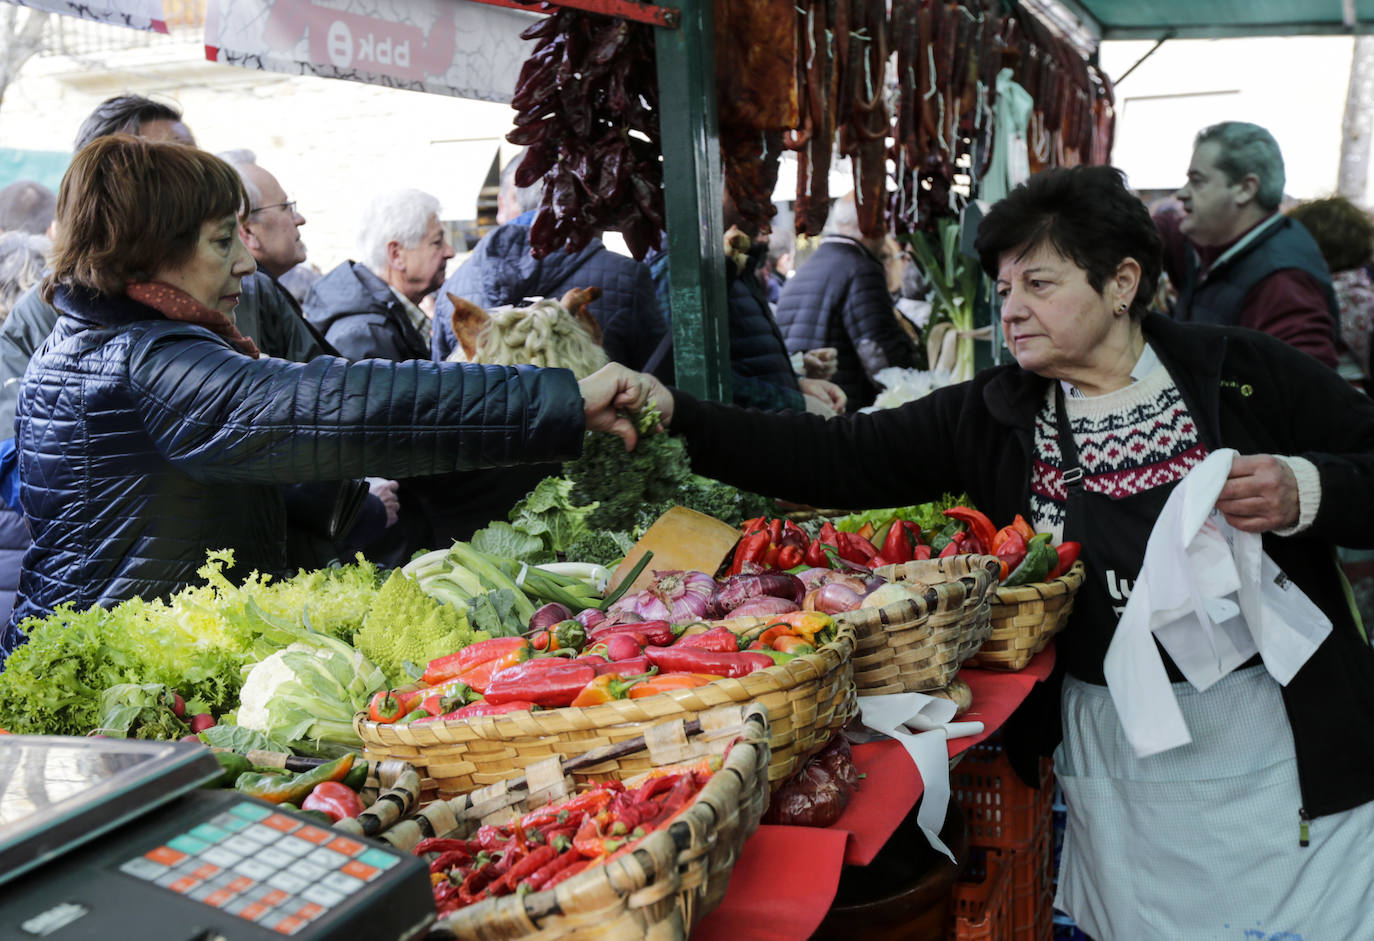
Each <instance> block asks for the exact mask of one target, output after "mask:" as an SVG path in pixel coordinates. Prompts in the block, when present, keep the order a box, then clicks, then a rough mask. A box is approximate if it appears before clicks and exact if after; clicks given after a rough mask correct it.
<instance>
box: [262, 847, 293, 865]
mask: <svg viewBox="0 0 1374 941" xmlns="http://www.w3.org/2000/svg"><path fill="white" fill-rule="evenodd" d="M254 858H255V859H256V860H257V861H258V862H260V863H266V864H267V865H269V866H271V867H272V868H273V869H281V868H282V867H283V866H289V865H291V863H292V862H294V859H295V858H294V857H293V856H291V854H290V853H283V852H282V851H281V850H279V849H277V848H276V847H275V846H264V847H263V848H262V849H261V850H260V851H259V852H258V855H257V856H255V857H254Z"/></svg>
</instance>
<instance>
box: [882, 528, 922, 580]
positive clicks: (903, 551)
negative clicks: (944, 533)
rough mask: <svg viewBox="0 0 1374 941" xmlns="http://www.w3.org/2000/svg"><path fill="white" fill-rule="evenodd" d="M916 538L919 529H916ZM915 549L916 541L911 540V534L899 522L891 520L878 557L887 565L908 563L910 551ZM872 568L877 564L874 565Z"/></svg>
mask: <svg viewBox="0 0 1374 941" xmlns="http://www.w3.org/2000/svg"><path fill="white" fill-rule="evenodd" d="M915 535H916V538H917V539H919V538H920V535H921V528H920V527H919V526H918V527H916V533H915ZM915 547H916V540H915V539H912V533H911V531H910V530H908V529H907V528H906V526H905V525H904V524H903V522H902V521H901V520H893V521H892V525H891V526H889V527H888V528H887V536H886V538H884V539H883V548H882V549H881V551H880V553H879V554H880V555H881V556H882V557H883V559H884V560H886V562H888V563H892V562H910V561H911V553H912V550H913V549H915ZM873 567H874V568H877V567H878V564H877V563H876V562H875V563H874V566H873Z"/></svg>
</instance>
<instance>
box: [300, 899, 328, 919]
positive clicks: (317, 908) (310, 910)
mask: <svg viewBox="0 0 1374 941" xmlns="http://www.w3.org/2000/svg"><path fill="white" fill-rule="evenodd" d="M325 911H326V909H325V907H324V906H323V905H316V904H315V903H314V902H306V903H305V904H304V905H302V906H301V907H300V908H298V909H296V917H297V918H304V919H305V920H306V921H313V920H314V919H316V918H319V917H320V916H321V915H323V914H324V913H325Z"/></svg>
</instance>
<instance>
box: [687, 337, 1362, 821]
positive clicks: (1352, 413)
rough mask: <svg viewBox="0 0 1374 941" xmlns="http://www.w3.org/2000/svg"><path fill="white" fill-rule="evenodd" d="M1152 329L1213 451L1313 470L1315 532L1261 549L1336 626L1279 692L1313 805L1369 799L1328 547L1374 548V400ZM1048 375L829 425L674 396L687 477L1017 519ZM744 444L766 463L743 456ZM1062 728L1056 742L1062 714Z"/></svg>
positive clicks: (1352, 675)
mask: <svg viewBox="0 0 1374 941" xmlns="http://www.w3.org/2000/svg"><path fill="white" fill-rule="evenodd" d="M1144 328H1145V335H1146V338H1147V339H1148V340H1149V341H1150V344H1151V346H1152V347H1153V348H1154V349H1155V351H1156V352H1157V353H1158V354H1159V356H1160V358H1161V359H1162V360H1163V361H1164V362H1165V363H1166V364H1167V365H1168V366H1169V368H1170V371H1171V373H1172V374H1173V376H1174V378H1175V380H1176V381H1177V382H1178V383H1179V384H1180V386H1182V387H1183V390H1184V393H1185V397H1186V398H1188V400H1189V401H1190V402H1192V403H1193V404H1194V406H1195V409H1196V411H1197V412H1198V413H1200V414H1194V418H1195V419H1196V420H1197V422H1198V430H1199V433H1200V435H1201V437H1202V439H1203V442H1204V443H1205V444H1206V445H1207V447H1208V449H1209V450H1215V449H1217V448H1220V447H1230V448H1235V449H1237V450H1238V451H1239V452H1240V453H1242V454H1282V455H1295V456H1301V457H1304V458H1307V459H1308V460H1310V461H1312V463H1313V464H1315V465H1316V467H1317V469H1318V471H1319V472H1320V476H1321V504H1320V507H1319V509H1318V512H1317V517H1316V520H1315V521H1314V522H1313V524H1312V526H1311V527H1310V528H1309V529H1307V530H1305V531H1304V532H1302V533H1300V534H1298V535H1296V536H1292V537H1287V538H1283V537H1279V536H1276V535H1274V534H1273V533H1267V534H1265V536H1264V549H1265V551H1266V552H1267V553H1268V554H1269V555H1270V556H1271V557H1272V558H1273V559H1274V561H1275V562H1276V563H1278V565H1279V567H1280V568H1282V569H1283V571H1284V572H1285V573H1286V574H1287V575H1288V577H1289V578H1291V579H1292V580H1293V581H1294V582H1296V583H1297V584H1298V586H1299V587H1300V588H1302V590H1303V591H1304V592H1305V593H1306V594H1307V595H1308V597H1310V598H1311V599H1312V601H1313V602H1315V603H1316V604H1317V605H1318V606H1319V607H1320V608H1321V609H1322V611H1323V612H1324V613H1325V614H1326V615H1327V617H1329V618H1330V619H1331V622H1332V624H1333V626H1334V629H1333V630H1332V633H1331V635H1330V636H1329V637H1328V638H1327V639H1326V640H1325V641H1324V642H1323V643H1322V645H1321V646H1320V647H1319V648H1318V649H1317V651H1316V653H1315V654H1313V656H1312V658H1311V659H1310V660H1308V662H1307V663H1306V664H1305V665H1304V666H1303V667H1302V669H1301V670H1299V671H1298V673H1297V675H1296V676H1295V677H1294V678H1293V679H1292V681H1291V682H1290V683H1289V684H1288V686H1286V687H1285V688H1284V690H1283V701H1284V705H1285V707H1286V709H1287V712H1288V718H1289V721H1290V723H1291V725H1292V728H1293V737H1294V740H1295V742H1296V749H1297V760H1298V773H1299V778H1300V783H1301V787H1302V796H1303V802H1304V807H1305V810H1306V811H1307V813H1309V814H1311V815H1313V816H1318V815H1322V814H1331V813H1336V812H1339V811H1342V810H1346V809H1349V808H1351V807H1354V806H1356V805H1358V804H1362V803H1364V802H1366V801H1369V800H1371V799H1374V651H1372V650H1371V648H1370V646H1369V645H1368V644H1367V643H1366V642H1365V640H1364V639H1363V637H1361V635H1360V633H1359V631H1358V629H1357V627H1356V624H1355V621H1354V618H1353V615H1352V614H1351V611H1350V608H1349V606H1348V604H1347V602H1346V598H1345V593H1344V591H1343V588H1342V584H1341V581H1340V578H1339V574H1338V571H1337V567H1336V564H1335V560H1334V551H1333V549H1332V547H1333V546H1336V545H1342V546H1349V547H1351V548H1370V547H1374V402H1371V401H1370V399H1369V398H1368V397H1366V396H1364V395H1362V394H1361V393H1359V392H1356V391H1354V390H1353V389H1352V388H1351V387H1350V386H1349V385H1348V384H1347V383H1345V382H1344V381H1343V380H1342V379H1340V377H1338V376H1337V375H1336V373H1335V372H1334V371H1332V370H1330V369H1328V368H1326V367H1325V366H1323V365H1322V364H1321V363H1319V362H1317V361H1316V360H1314V359H1312V358H1311V357H1310V356H1307V355H1305V354H1303V353H1300V352H1298V351H1297V350H1294V349H1293V348H1291V347H1289V346H1288V345H1286V344H1284V343H1282V342H1281V341H1279V340H1276V339H1274V338H1273V337H1270V336H1268V335H1266V334H1262V333H1258V332H1255V331H1251V330H1243V329H1238V328H1232V327H1213V326H1202V325H1190V324H1178V323H1174V322H1172V321H1170V320H1168V319H1167V318H1165V317H1162V316H1159V315H1151V316H1149V317H1148V318H1147V319H1146V320H1145V323H1144ZM1049 381H1050V380H1048V379H1044V378H1041V377H1039V376H1036V375H1034V374H1032V373H1029V372H1026V371H1025V370H1022V369H1020V368H1019V367H1017V366H1015V365H1011V366H1002V367H998V368H994V369H989V370H986V371H984V372H981V373H979V374H978V375H977V376H975V377H974V378H973V380H971V381H970V382H967V383H962V384H960V385H956V386H951V387H947V388H944V389H940V390H937V391H936V392H934V393H932V394H931V395H929V396H927V397H926V398H923V399H919V400H917V401H915V402H911V403H908V404H907V405H904V406H902V407H900V408H896V409H890V410H886V411H879V412H875V413H872V414H867V415H856V416H852V417H850V418H847V419H834V420H831V421H825V420H823V419H821V418H819V417H816V416H812V415H796V416H767V415H762V414H760V413H757V412H751V411H746V410H743V409H736V408H731V407H728V406H723V405H718V404H715V403H707V402H700V401H697V400H695V399H693V398H692V397H690V396H688V395H685V394H682V393H678V394H677V396H676V407H675V411H674V415H673V419H672V430H673V431H674V432H675V433H680V434H684V435H686V437H687V440H688V450H689V453H690V456H691V461H692V469H693V470H694V471H696V472H697V473H700V474H704V475H706V476H708V477H714V478H717V479H720V480H724V481H727V482H729V483H732V484H735V485H736V486H738V487H741V488H743V489H746V490H754V491H758V492H762V493H768V494H771V495H774V496H777V497H781V498H784V499H787V500H793V501H797V502H800V503H805V504H810V505H813V506H845V507H853V508H875V507H884V506H905V505H908V504H913V503H918V502H922V501H925V500H929V499H933V498H937V497H938V496H939V495H940V494H942V493H945V492H953V493H959V492H961V491H962V492H967V493H968V495H969V497H970V498H971V499H972V500H973V502H974V503H975V504H976V505H977V506H979V507H980V508H981V509H983V510H984V511H985V512H986V513H987V514H988V515H989V516H991V517H992V518H993V519H994V520H1008V519H1011V518H1012V517H1013V516H1014V515H1015V514H1016V513H1022V514H1026V515H1029V512H1030V499H1029V497H1030V480H1031V462H1032V452H1033V428H1034V419H1035V415H1036V413H1037V411H1038V410H1039V409H1040V408H1041V406H1042V405H1043V404H1044V402H1045V395H1046V390H1047V388H1048V383H1049ZM742 448H747V449H748V452H749V453H750V454H753V455H763V456H765V457H766V459H760V460H747V461H742V460H740V458H739V456H740V453H741V449H742ZM1088 629H1089V628H1088V627H1087V626H1081V627H1079V628H1078V630H1088ZM1074 633H1075V625H1074V624H1073V622H1072V621H1071V622H1070V626H1069V628H1068V629H1067V630H1066V632H1065V633H1064V634H1063V635H1061V637H1060V639H1059V641H1058V643H1060V644H1061V645H1062V644H1067V643H1072V642H1073V637H1074ZM1053 728H1054V730H1055V738H1057V729H1058V725H1057V720H1056V722H1055V724H1054V726H1053ZM1295 810H1296V808H1295Z"/></svg>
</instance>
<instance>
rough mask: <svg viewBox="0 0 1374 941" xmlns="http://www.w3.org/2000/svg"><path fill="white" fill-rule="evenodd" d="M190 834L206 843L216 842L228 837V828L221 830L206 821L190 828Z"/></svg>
mask: <svg viewBox="0 0 1374 941" xmlns="http://www.w3.org/2000/svg"><path fill="white" fill-rule="evenodd" d="M190 835H191V836H193V837H195V838H196V839H197V840H203V841H205V842H206V843H218V842H219V841H220V840H227V839H229V831H228V830H222V829H220V828H219V827H212V826H211V825H210V824H208V823H202V824H201V825H200V826H198V827H192V828H191V830H190Z"/></svg>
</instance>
